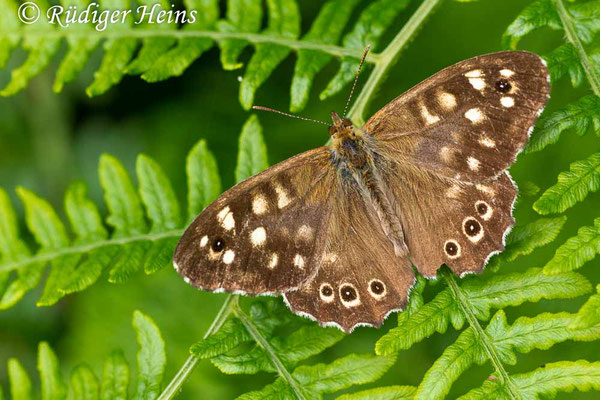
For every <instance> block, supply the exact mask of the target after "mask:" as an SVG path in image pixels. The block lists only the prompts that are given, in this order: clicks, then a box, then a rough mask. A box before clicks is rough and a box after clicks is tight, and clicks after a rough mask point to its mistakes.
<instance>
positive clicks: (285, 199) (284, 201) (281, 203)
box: [274, 184, 292, 208]
mask: <svg viewBox="0 0 600 400" xmlns="http://www.w3.org/2000/svg"><path fill="white" fill-rule="evenodd" d="M274 188H275V193H277V207H279V208H284V207H285V206H287V205H288V204H290V202H291V201H292V200H291V199H290V197H289V195H288V193H287V192H286V190H285V189H284V188H283V187H282V186H281V185H280V184H275V186H274Z"/></svg>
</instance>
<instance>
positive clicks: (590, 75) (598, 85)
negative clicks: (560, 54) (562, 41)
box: [552, 0, 600, 97]
mask: <svg viewBox="0 0 600 400" xmlns="http://www.w3.org/2000/svg"><path fill="white" fill-rule="evenodd" d="M552 2H553V3H554V7H555V8H556V11H557V13H558V16H559V17H560V21H561V22H562V25H563V27H564V29H565V34H566V36H567V40H568V41H569V42H571V44H572V45H573V47H575V49H576V50H577V53H579V59H580V60H581V65H582V66H583V70H584V71H585V76H586V78H587V80H588V82H589V83H590V86H591V87H592V91H593V92H594V94H595V95H596V96H598V97H600V74H599V73H598V72H597V71H596V70H595V69H594V67H593V66H592V62H591V61H590V58H589V57H588V55H587V53H586V52H585V48H584V47H583V43H581V40H580V39H579V36H577V32H575V27H574V26H573V24H572V22H571V19H572V17H571V15H570V14H569V11H568V10H567V8H566V7H565V4H564V3H563V1H562V0H552Z"/></svg>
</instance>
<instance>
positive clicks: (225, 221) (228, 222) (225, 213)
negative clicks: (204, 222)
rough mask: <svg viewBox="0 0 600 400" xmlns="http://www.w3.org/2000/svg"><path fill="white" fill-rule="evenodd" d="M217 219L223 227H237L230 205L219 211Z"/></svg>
mask: <svg viewBox="0 0 600 400" xmlns="http://www.w3.org/2000/svg"><path fill="white" fill-rule="evenodd" d="M217 219H218V221H219V223H220V224H221V227H223V229H225V230H227V231H230V230H232V229H233V228H235V218H233V212H232V211H231V210H230V208H229V206H226V207H224V208H223V209H222V210H221V211H219V213H218V214H217Z"/></svg>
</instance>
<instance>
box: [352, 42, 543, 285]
mask: <svg viewBox="0 0 600 400" xmlns="http://www.w3.org/2000/svg"><path fill="white" fill-rule="evenodd" d="M549 90H550V88H549V84H548V70H547V68H546V65H545V63H544V62H543V60H542V59H541V58H540V57H539V56H537V55H535V54H533V53H528V52H522V51H518V52H501V53H495V54H488V55H484V56H480V57H475V58H472V59H469V60H465V61H463V62H460V63H458V64H456V65H454V66H452V67H449V68H447V69H445V70H443V71H441V72H439V73H438V74H436V75H434V76H433V77H431V78H429V79H427V80H425V81H424V82H422V83H421V84H419V85H417V86H415V87H414V88H413V89H411V90H409V91H408V92H407V93H405V94H403V95H402V96H400V97H398V98H397V99H395V100H393V101H392V102H390V103H389V104H388V105H387V106H385V107H384V108H383V109H382V110H380V111H379V112H377V113H376V114H375V115H374V116H373V117H372V118H371V119H370V120H369V121H368V122H367V124H366V125H365V128H364V129H365V130H366V131H367V132H369V133H371V134H373V135H374V137H375V138H376V139H377V141H376V142H377V149H376V151H377V153H378V155H379V156H380V160H382V161H380V165H379V166H378V169H379V170H380V171H381V174H382V177H383V179H382V181H383V182H384V184H387V185H388V186H389V191H390V193H391V196H392V197H393V198H394V199H395V200H396V201H393V204H395V205H396V209H395V213H396V214H397V215H398V216H399V219H400V220H401V224H402V228H403V230H404V235H405V242H406V245H407V247H408V249H409V257H410V259H411V261H412V262H413V263H414V265H415V266H416V267H417V269H418V270H419V272H420V273H421V274H423V275H425V276H428V277H432V276H435V275H436V273H437V270H438V268H439V267H440V266H441V265H442V264H447V265H448V266H449V267H450V268H451V269H452V270H454V271H455V272H456V273H458V274H461V275H463V274H465V273H470V272H481V270H482V269H483V267H484V265H485V263H486V261H487V260H488V258H489V257H490V256H491V255H492V254H494V253H497V252H499V251H502V250H503V249H504V237H505V235H506V234H507V233H508V231H509V230H510V228H511V227H512V226H513V225H514V219H513V217H512V207H513V203H514V200H515V198H516V195H517V190H516V187H515V185H514V184H513V182H512V180H511V179H510V176H509V175H508V173H507V172H506V171H505V170H506V168H507V167H508V166H510V165H511V164H512V163H513V162H514V160H515V157H516V155H517V154H518V152H519V151H520V150H522V148H523V147H524V146H525V144H526V142H527V139H528V135H529V133H530V132H531V129H532V128H533V125H534V123H535V121H536V119H537V118H538V116H539V115H540V114H541V111H542V109H543V107H544V105H545V104H546V102H547V100H548V97H549Z"/></svg>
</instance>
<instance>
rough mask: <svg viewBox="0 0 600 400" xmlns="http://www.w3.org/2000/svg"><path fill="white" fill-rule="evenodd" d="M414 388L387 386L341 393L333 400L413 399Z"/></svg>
mask: <svg viewBox="0 0 600 400" xmlns="http://www.w3.org/2000/svg"><path fill="white" fill-rule="evenodd" d="M415 390H416V388H415V387H414V386H387V387H380V388H375V389H368V390H362V391H360V392H356V393H352V394H343V395H341V396H339V397H336V399H335V400H413V399H414V398H415Z"/></svg>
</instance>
